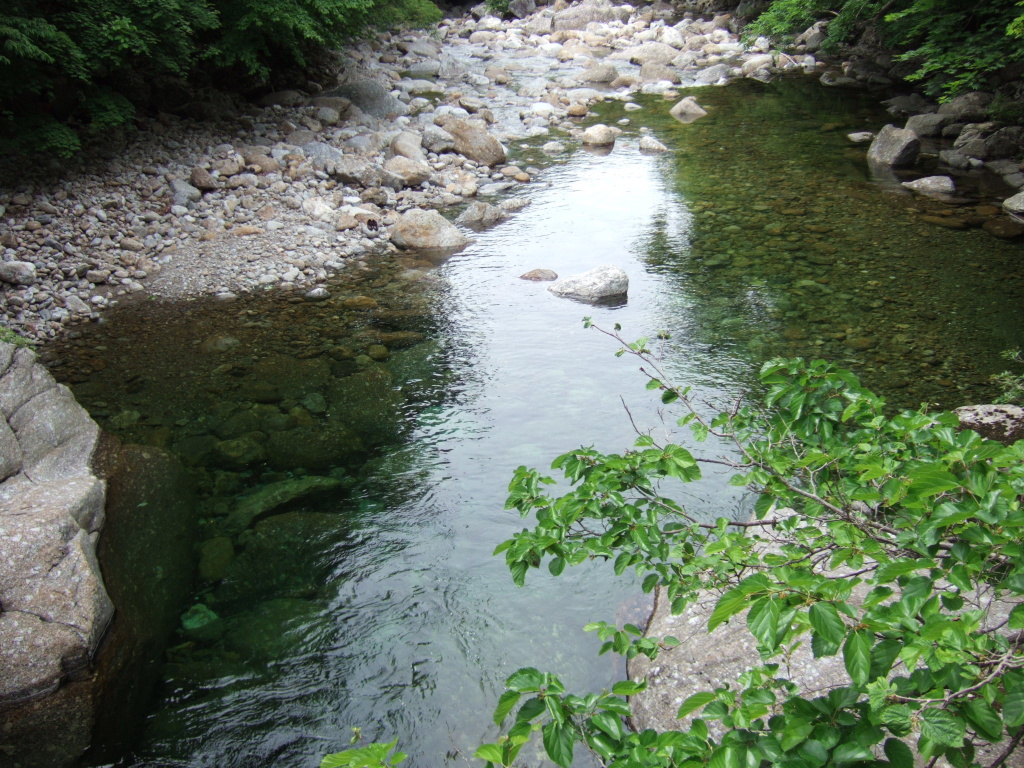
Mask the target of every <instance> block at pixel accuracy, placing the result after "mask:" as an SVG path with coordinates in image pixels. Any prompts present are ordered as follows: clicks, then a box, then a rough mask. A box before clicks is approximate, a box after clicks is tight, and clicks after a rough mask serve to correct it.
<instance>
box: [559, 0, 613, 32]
mask: <svg viewBox="0 0 1024 768" xmlns="http://www.w3.org/2000/svg"><path fill="white" fill-rule="evenodd" d="M629 14H630V8H629V7H627V6H615V5H612V4H611V3H610V2H608V0H588V1H587V2H583V3H580V4H579V5H573V6H570V7H569V8H564V9H563V10H560V11H557V12H556V13H555V15H554V17H553V18H552V20H551V26H552V28H553V29H554V30H556V31H557V30H562V29H586V28H587V24H589V23H590V22H592V21H600V22H607V21H627V20H628V19H629Z"/></svg>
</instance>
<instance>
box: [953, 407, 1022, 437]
mask: <svg viewBox="0 0 1024 768" xmlns="http://www.w3.org/2000/svg"><path fill="white" fill-rule="evenodd" d="M953 413H955V414H956V415H957V417H958V418H959V419H960V428H961V429H971V430H974V431H975V432H977V433H978V434H979V435H981V436H982V437H984V438H986V439H988V440H995V441H996V442H999V443H1003V444H1004V445H1013V444H1014V443H1015V442H1017V441H1018V440H1024V408H1021V407H1020V406H1019V405H1007V404H999V405H965V406H963V407H962V408H957V409H956V410H954V411H953Z"/></svg>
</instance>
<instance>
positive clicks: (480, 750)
mask: <svg viewBox="0 0 1024 768" xmlns="http://www.w3.org/2000/svg"><path fill="white" fill-rule="evenodd" d="M473 757H478V758H480V759H481V760H486V761H487V762H489V763H496V764H497V765H504V762H503V756H502V754H501V747H499V746H498V745H497V744H482V745H481V746H479V747H477V750H476V752H474V753H473Z"/></svg>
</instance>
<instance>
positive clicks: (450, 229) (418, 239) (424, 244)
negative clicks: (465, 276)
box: [391, 208, 469, 249]
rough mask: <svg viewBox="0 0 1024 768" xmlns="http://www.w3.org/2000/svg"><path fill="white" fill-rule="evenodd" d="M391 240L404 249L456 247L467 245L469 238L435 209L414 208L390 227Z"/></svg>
mask: <svg viewBox="0 0 1024 768" xmlns="http://www.w3.org/2000/svg"><path fill="white" fill-rule="evenodd" d="M391 242H393V243H394V244H395V245H397V246H398V247H399V248H405V249H412V248H428V249H435V248H443V249H456V248H462V247H464V246H466V245H468V244H469V238H468V237H466V236H465V235H464V234H462V232H460V231H459V228H458V227H456V226H455V225H454V224H452V223H451V222H450V221H448V219H446V218H445V217H444V216H442V215H441V214H440V213H438V212H437V211H433V210H421V209H419V208H415V209H413V210H411V211H406V212H405V213H403V214H402V216H401V217H400V218H399V220H398V221H397V222H396V223H395V225H394V226H393V227H391Z"/></svg>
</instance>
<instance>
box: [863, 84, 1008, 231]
mask: <svg viewBox="0 0 1024 768" xmlns="http://www.w3.org/2000/svg"><path fill="white" fill-rule="evenodd" d="M992 101H993V96H992V94H990V93H984V92H981V91H974V92H971V93H966V94H963V95H962V96H959V97H957V98H955V99H952V100H951V101H948V102H946V103H944V104H935V103H931V102H928V101H927V100H925V99H924V98H923V97H922V96H920V95H919V94H911V95H909V96H898V97H896V98H893V99H890V100H888V101H887V102H885V104H886V106H887V107H888V110H889V113H890V114H891V115H893V116H894V117H898V118H901V119H902V118H905V124H904V126H903V127H902V128H900V127H898V126H896V125H894V124H889V125H886V126H885V127H884V128H882V130H881V131H879V133H878V135H877V136H874V137H873V139H872V142H871V146H870V148H869V149H868V162H869V163H870V164H871V165H872V167H873V168H875V169H876V171H878V172H881V173H885V172H886V170H887V169H915V168H921V167H923V168H925V169H927V173H928V175H925V176H922V177H920V178H916V179H913V180H911V181H905V182H903V186H905V187H907V188H908V189H910V190H911V191H913V192H915V193H917V194H921V195H925V196H928V197H934V198H938V199H940V200H949V201H950V202H954V203H955V202H957V199H956V197H955V195H956V193H957V187H956V181H955V179H956V176H958V175H960V174H965V173H970V172H975V171H982V170H983V171H988V172H989V173H990V174H991V175H992V176H993V177H995V178H998V179H999V180H1000V181H1001V184H1002V185H1003V187H1004V188H1005V189H1006V190H1007V191H1008V192H1009V194H1007V196H1006V199H1005V200H1004V201H1003V203H1002V210H1000V209H999V208H997V207H994V206H993V207H992V208H993V210H992V211H990V212H989V215H986V216H977V215H975V216H965V215H956V211H955V210H953V211H952V214H953V215H950V216H948V217H938V216H931V217H928V219H929V221H931V222H932V223H934V224H937V225H940V226H945V227H949V228H951V229H963V228H965V227H968V226H971V225H976V226H981V227H983V228H984V229H985V231H987V232H989V233H990V234H992V235H994V236H995V237H1000V238H1005V239H1014V238H1017V237H1020V236H1021V235H1024V192H1021V191H1018V192H1016V193H1013V192H1012V190H1021V189H1024V163H1022V159H1024V126H1020V125H1005V124H1003V123H1001V122H999V121H996V120H992V119H990V115H989V110H990V107H991V105H992ZM851 138H853V139H854V140H856V139H857V138H860V137H858V136H855V135H854V136H851ZM865 138H866V137H865ZM897 172H898V171H897ZM963 202H970V201H963Z"/></svg>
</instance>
